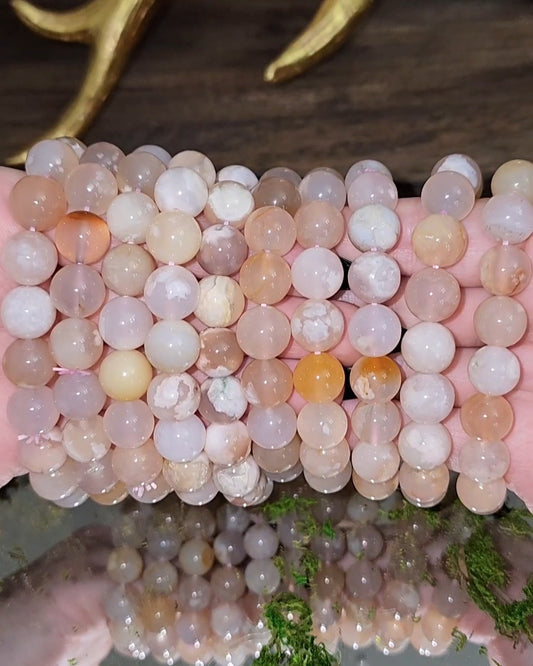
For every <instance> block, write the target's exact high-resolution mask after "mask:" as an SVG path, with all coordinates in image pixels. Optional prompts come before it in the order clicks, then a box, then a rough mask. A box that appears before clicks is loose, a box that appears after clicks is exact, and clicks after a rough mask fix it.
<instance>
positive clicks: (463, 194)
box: [420, 171, 476, 220]
mask: <svg viewBox="0 0 533 666" xmlns="http://www.w3.org/2000/svg"><path fill="white" fill-rule="evenodd" d="M420 199H421V201H422V205H423V206H424V208H425V209H426V210H427V211H428V213H435V214H437V215H441V214H444V215H451V216H452V217H454V218H455V219H456V220H463V219H464V218H465V217H466V216H467V215H468V214H469V213H470V211H471V210H472V208H473V207H474V202H475V199H476V197H475V192H474V188H473V187H472V184H471V183H470V181H469V180H468V179H467V178H465V176H463V175H462V174H460V173H458V172H453V171H438V172H436V173H434V174H433V175H432V176H430V178H428V180H427V181H426V182H425V184H424V187H423V188H422V192H421V194H420Z"/></svg>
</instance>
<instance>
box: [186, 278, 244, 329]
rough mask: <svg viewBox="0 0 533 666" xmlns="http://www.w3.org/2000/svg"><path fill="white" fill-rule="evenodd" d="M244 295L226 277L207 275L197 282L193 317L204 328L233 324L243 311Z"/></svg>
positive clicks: (232, 280)
mask: <svg viewBox="0 0 533 666" xmlns="http://www.w3.org/2000/svg"><path fill="white" fill-rule="evenodd" d="M244 304H245V303H244V294H243V292H242V289H241V287H240V285H239V283H238V282H237V281H236V280H234V279H232V278H230V277H228V276H226V275H208V276H207V277H205V278H202V279H201V280H200V282H199V294H198V303H197V305H196V308H195V310H194V314H195V316H196V317H197V318H198V319H199V320H200V321H201V322H202V323H204V324H205V325H206V326H211V327H222V328H224V327H226V326H231V324H234V323H235V322H236V321H237V320H238V319H239V317H240V316H241V313H242V311H243V310H244Z"/></svg>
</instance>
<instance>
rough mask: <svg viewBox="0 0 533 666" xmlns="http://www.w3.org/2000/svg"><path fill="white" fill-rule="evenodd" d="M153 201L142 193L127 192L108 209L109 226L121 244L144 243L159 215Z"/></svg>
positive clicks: (120, 195)
mask: <svg viewBox="0 0 533 666" xmlns="http://www.w3.org/2000/svg"><path fill="white" fill-rule="evenodd" d="M158 212H159V211H158V209H157V206H156V205H155V203H154V202H153V200H152V199H151V198H150V197H149V196H148V195H146V194H143V193H142V192H125V193H123V194H119V195H118V197H116V198H115V199H113V201H112V202H111V204H110V206H109V208H108V209H107V216H106V218H107V225H108V227H109V231H110V232H111V235H112V236H113V238H116V239H117V240H119V241H120V242H121V243H144V242H145V240H146V229H147V228H148V225H149V224H150V223H151V222H152V220H153V219H154V217H155V216H156V215H157V214H158Z"/></svg>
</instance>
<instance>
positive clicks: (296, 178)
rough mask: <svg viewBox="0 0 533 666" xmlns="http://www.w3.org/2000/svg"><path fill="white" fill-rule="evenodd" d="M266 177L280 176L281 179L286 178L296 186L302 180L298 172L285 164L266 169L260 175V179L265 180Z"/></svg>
mask: <svg viewBox="0 0 533 666" xmlns="http://www.w3.org/2000/svg"><path fill="white" fill-rule="evenodd" d="M266 178H281V180H288V181H289V182H290V183H292V184H293V185H296V187H298V185H299V184H300V183H301V182H302V177H301V176H300V174H299V173H298V172H297V171H295V170H294V169H291V168H290V167H286V166H275V167H271V168H270V169H267V170H266V171H265V173H264V174H263V175H262V176H261V178H260V180H265V179H266Z"/></svg>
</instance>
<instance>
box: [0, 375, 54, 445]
mask: <svg viewBox="0 0 533 666" xmlns="http://www.w3.org/2000/svg"><path fill="white" fill-rule="evenodd" d="M6 416H7V420H8V422H9V423H10V424H11V426H12V427H13V428H14V429H15V430H16V431H17V432H18V433H19V434H24V435H26V436H31V435H38V434H40V433H47V432H49V431H50V430H52V428H53V427H54V426H55V424H56V423H57V420H58V419H59V410H58V408H57V406H56V404H55V402H54V395H53V393H52V389H51V388H49V387H48V386H40V387H37V388H18V389H17V390H16V391H15V392H14V393H13V394H12V395H11V396H10V397H9V400H8V401H7V406H6Z"/></svg>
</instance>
